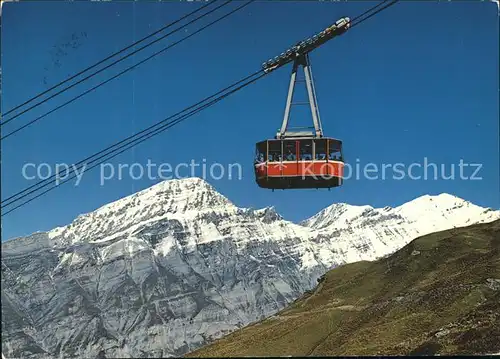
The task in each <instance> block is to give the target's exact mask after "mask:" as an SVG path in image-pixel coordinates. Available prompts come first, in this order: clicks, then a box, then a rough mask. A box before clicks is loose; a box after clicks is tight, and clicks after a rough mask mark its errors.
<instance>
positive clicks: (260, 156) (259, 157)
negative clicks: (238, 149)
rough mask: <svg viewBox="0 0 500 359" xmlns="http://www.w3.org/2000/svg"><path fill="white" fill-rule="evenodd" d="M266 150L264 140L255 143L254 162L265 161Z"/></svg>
mask: <svg viewBox="0 0 500 359" xmlns="http://www.w3.org/2000/svg"><path fill="white" fill-rule="evenodd" d="M266 150H267V142H266V141H264V142H259V143H257V146H256V149H255V162H257V163H261V162H265V161H266Z"/></svg>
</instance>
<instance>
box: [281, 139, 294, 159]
mask: <svg viewBox="0 0 500 359" xmlns="http://www.w3.org/2000/svg"><path fill="white" fill-rule="evenodd" d="M283 160H284V161H296V160H297V148H296V142H295V140H292V141H283Z"/></svg>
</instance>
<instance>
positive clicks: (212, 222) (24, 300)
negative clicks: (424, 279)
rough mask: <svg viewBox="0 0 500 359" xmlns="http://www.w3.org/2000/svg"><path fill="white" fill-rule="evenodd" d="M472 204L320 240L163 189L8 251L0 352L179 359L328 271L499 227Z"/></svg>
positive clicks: (212, 196) (300, 228) (267, 217)
mask: <svg viewBox="0 0 500 359" xmlns="http://www.w3.org/2000/svg"><path fill="white" fill-rule="evenodd" d="M467 203H468V202H467ZM467 203H466V201H463V202H461V204H462V205H460V206H457V207H456V208H452V207H453V206H451V207H450V206H444V207H443V208H444V210H443V211H441V208H439V206H438V207H436V206H435V205H434V203H433V205H432V206H429V207H425V208H427V209H428V211H424V213H427V214H426V216H427V217H429V216H430V217H431V218H434V219H433V221H434V222H433V224H432V226H428V225H427V224H425V228H423V223H422V221H413V222H411V221H410V222H408V223H406V222H405V221H406V220H408V218H406V217H404V216H402V215H401V214H400V213H399V214H398V213H390V212H389V211H385V212H384V211H382V210H380V211H379V212H376V213H375V212H366V213H365V214H364V215H362V216H360V215H356V216H353V217H352V218H350V219H348V222H349V223H348V224H345V223H343V224H342V226H340V224H339V226H338V228H336V227H335V226H333V227H332V226H326V227H324V228H320V229H315V228H311V227H308V226H304V225H299V224H296V223H293V222H290V221H287V220H285V219H283V217H281V215H279V213H277V211H276V209H275V208H273V207H272V206H271V207H265V208H263V209H251V208H239V207H237V206H236V205H234V204H233V203H232V202H231V201H229V200H228V199H227V198H226V197H224V196H223V195H221V194H219V193H218V192H217V191H216V190H215V188H214V187H213V186H211V185H209V184H208V183H206V182H205V181H204V180H201V179H199V178H194V179H183V180H171V181H164V182H161V183H159V184H157V185H154V186H152V187H150V188H148V189H145V190H142V191H140V192H138V193H136V194H133V195H130V196H127V197H124V198H122V199H120V200H118V201H114V202H111V203H109V204H107V205H104V206H101V207H99V208H98V209H97V210H96V211H93V212H89V213H87V214H84V215H80V216H78V217H77V218H76V219H75V220H74V221H73V222H71V223H70V224H68V225H66V226H62V227H57V228H55V229H53V230H51V231H48V232H39V233H35V234H33V235H30V236H25V237H18V238H16V239H13V240H8V241H5V242H3V243H2V298H5V301H2V314H3V315H2V318H3V319H2V321H4V322H3V323H2V324H3V325H4V327H5V328H6V329H5V330H4V331H3V332H2V351H3V353H4V354H6V355H7V354H8V355H7V356H8V357H9V356H14V357H15V356H28V357H32V358H37V359H38V358H44V357H45V356H54V355H55V356H58V355H63V356H65V357H79V356H80V357H81V356H84V357H89V356H90V357H92V356H95V355H97V353H98V352H100V351H104V352H105V354H106V356H108V357H109V356H121V357H123V356H125V357H128V356H132V357H140V356H143V355H146V356H149V357H161V356H163V357H165V356H167V357H168V356H179V355H182V354H184V353H186V352H188V351H190V350H193V349H195V348H198V347H200V346H202V345H204V344H206V343H208V342H210V341H212V340H214V339H215V338H218V337H220V336H223V335H225V334H227V333H230V332H232V331H234V330H236V329H238V328H240V327H242V326H244V325H248V324H249V323H253V322H255V321H258V320H261V319H263V318H265V317H268V316H270V315H272V314H274V313H276V312H277V311H279V310H281V309H283V308H284V307H285V306H286V305H287V304H288V303H290V302H292V301H293V300H295V299H296V298H298V297H299V296H300V295H301V294H303V293H304V292H305V291H307V290H310V289H311V288H313V287H314V286H315V285H316V283H317V279H318V278H320V277H321V276H322V275H323V274H324V273H325V272H326V271H327V270H329V269H330V268H332V267H335V266H339V265H342V264H344V263H350V262H353V261H359V260H374V259H376V258H378V257H381V256H384V255H387V254H388V253H391V252H393V251H395V250H397V249H399V248H401V247H402V246H404V245H405V244H407V243H408V242H409V241H410V240H412V239H413V238H414V237H413V236H414V235H416V234H418V233H421V232H425V231H427V230H433V229H435V228H442V227H446V228H447V227H449V225H448V223H449V222H450V221H451V222H453V223H455V224H461V223H465V222H466V221H467V220H470V221H473V222H482V221H483V222H484V221H492V220H494V219H497V218H500V211H492V212H486V213H483V212H485V211H484V209H482V208H480V207H477V206H476V207H477V208H476V207H474V206H473V205H468V204H467ZM445 207H446V208H445ZM448 207H450V208H448ZM447 209H450V211H446V210H447ZM443 213H445V214H443ZM373 214H374V215H373ZM427 217H426V218H427ZM446 228H445V229H446ZM40 308H45V309H44V310H40ZM30 348H31V349H30ZM35 348H37V349H35ZM29 351H33V353H35V352H36V353H37V354H32V355H31V356H29V355H28V354H27V353H28V352H29ZM144 353H146V354H144Z"/></svg>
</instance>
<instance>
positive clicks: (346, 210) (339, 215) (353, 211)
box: [301, 203, 373, 229]
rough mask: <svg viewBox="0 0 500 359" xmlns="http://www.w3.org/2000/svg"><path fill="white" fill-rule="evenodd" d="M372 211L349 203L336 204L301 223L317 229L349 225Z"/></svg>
mask: <svg viewBox="0 0 500 359" xmlns="http://www.w3.org/2000/svg"><path fill="white" fill-rule="evenodd" d="M371 210H373V207H371V206H354V205H350V204H347V203H334V204H332V205H330V206H328V207H326V208H325V209H323V210H321V211H320V212H319V213H317V214H315V215H314V216H312V217H310V218H308V219H306V220H305V221H303V222H301V225H303V226H306V227H311V228H315V229H321V228H326V227H328V226H331V225H339V224H340V223H347V222H349V221H351V220H352V219H353V218H356V217H359V216H362V215H363V214H365V213H368V212H369V211H371Z"/></svg>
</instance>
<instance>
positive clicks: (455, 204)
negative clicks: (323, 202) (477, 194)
mask: <svg viewBox="0 0 500 359" xmlns="http://www.w3.org/2000/svg"><path fill="white" fill-rule="evenodd" d="M499 213H500V212H499V211H495V210H492V209H485V208H482V207H479V206H476V205H474V204H472V203H471V202H468V201H466V200H464V199H462V198H460V197H457V196H454V195H451V194H448V193H441V194H439V195H423V196H420V197H418V198H415V199H413V200H411V201H409V202H407V203H404V204H402V205H400V206H398V207H395V208H392V207H383V208H373V207H371V206H353V205H348V204H345V203H335V204H332V205H330V206H328V207H327V208H325V209H323V210H321V211H320V212H319V213H317V214H316V215H314V216H312V217H310V218H308V219H307V220H305V221H303V222H302V223H301V224H302V225H304V226H307V227H310V228H314V229H327V228H330V229H335V228H337V229H338V228H342V227H345V226H346V225H352V223H353V222H355V221H356V220H358V219H361V220H366V219H368V218H371V219H373V218H375V217H377V216H378V217H383V218H387V216H393V217H394V218H399V219H404V220H405V221H407V222H415V221H418V222H422V223H424V222H425V221H430V223H434V224H435V223H436V222H443V221H448V224H451V223H453V225H455V223H456V225H459V224H461V223H462V225H468V224H469V223H472V222H475V220H476V219H478V218H479V217H481V218H482V219H484V220H495V219H497V218H499V216H500V215H499ZM483 217H484V218H483ZM449 221H452V222H449ZM424 227H425V226H424Z"/></svg>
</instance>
